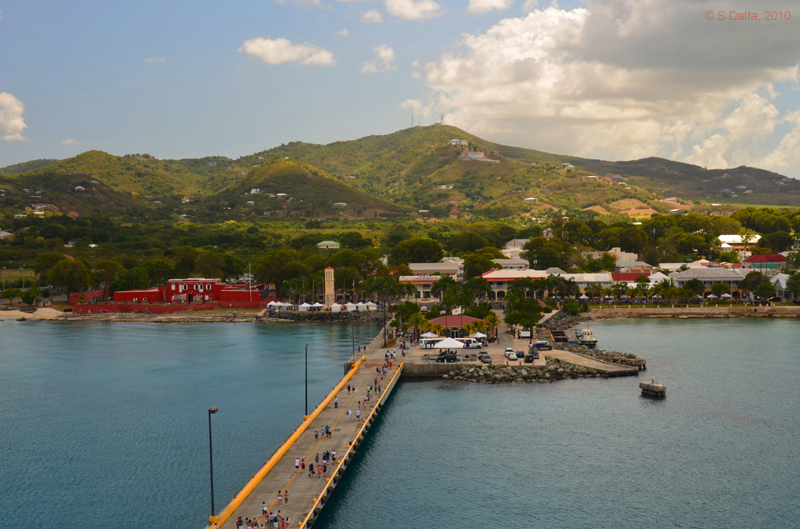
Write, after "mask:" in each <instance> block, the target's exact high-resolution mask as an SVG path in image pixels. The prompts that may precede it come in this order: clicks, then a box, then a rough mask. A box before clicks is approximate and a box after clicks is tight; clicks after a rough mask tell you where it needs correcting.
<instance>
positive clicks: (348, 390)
mask: <svg viewBox="0 0 800 529" xmlns="http://www.w3.org/2000/svg"><path fill="white" fill-rule="evenodd" d="M347 394H348V395H349V394H350V384H348V385H347Z"/></svg>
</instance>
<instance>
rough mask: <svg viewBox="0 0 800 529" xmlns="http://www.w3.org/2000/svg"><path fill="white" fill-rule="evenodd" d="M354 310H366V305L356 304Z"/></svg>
mask: <svg viewBox="0 0 800 529" xmlns="http://www.w3.org/2000/svg"><path fill="white" fill-rule="evenodd" d="M356 308H357V309H358V310H367V304H366V303H356Z"/></svg>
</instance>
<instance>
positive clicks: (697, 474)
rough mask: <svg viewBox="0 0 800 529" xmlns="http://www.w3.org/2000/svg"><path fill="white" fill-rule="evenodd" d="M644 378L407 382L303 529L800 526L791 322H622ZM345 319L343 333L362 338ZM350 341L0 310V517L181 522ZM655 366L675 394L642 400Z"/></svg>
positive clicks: (312, 328) (313, 387)
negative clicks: (26, 318) (47, 317)
mask: <svg viewBox="0 0 800 529" xmlns="http://www.w3.org/2000/svg"><path fill="white" fill-rule="evenodd" d="M593 329H594V331H595V335H596V336H597V337H598V339H599V340H600V346H601V347H602V348H604V349H611V350H617V351H628V352H636V353H640V354H642V355H643V356H645V357H646V358H647V364H648V370H647V371H645V372H642V374H640V376H639V377H629V378H617V379H581V380H570V381H562V382H557V383H553V384H526V385H479V384H470V383H461V382H457V381H441V380H436V381H424V382H407V381H403V382H401V383H400V384H399V385H398V387H397V389H396V390H395V392H394V394H393V395H392V396H391V397H390V400H389V403H388V405H387V406H385V407H384V408H383V412H382V414H381V415H380V417H379V419H378V420H377V422H376V424H375V426H374V427H373V428H372V429H371V431H370V434H369V436H368V440H367V442H365V443H364V444H363V445H362V448H361V450H360V452H359V454H358V455H357V456H356V458H355V459H354V462H353V464H352V465H351V466H350V468H349V470H348V472H347V474H346V475H345V478H344V480H343V481H342V482H341V484H340V485H339V487H337V490H336V491H335V494H334V496H333V498H332V499H331V501H330V503H329V504H328V506H327V507H326V509H325V510H324V511H323V515H322V518H321V519H320V520H319V522H318V523H317V524H316V525H315V527H316V528H323V529H333V528H336V529H338V528H348V529H350V528H360V527H364V528H366V527H374V528H380V527H397V528H419V527H446V528H451V527H452V528H458V529H461V528H467V527H487V526H488V527H503V528H505V527H520V528H523V527H524V528H529V527H542V528H550V527H556V528H562V527H563V528H584V527H585V528H622V529H626V528H631V529H633V528H637V529H638V528H641V527H652V526H659V527H680V528H693V527H697V528H714V527H719V528H772V527H775V528H793V527H800V393H799V392H798V387H797V385H798V381H800V343H799V340H798V338H800V324H799V323H797V322H793V321H787V320H747V319H731V320H727V319H725V320H618V321H610V322H602V323H595V324H593ZM376 332H377V328H376V327H374V326H361V327H356V343H357V344H358V343H360V344H364V343H367V342H369V341H370V340H371V338H372V337H373V336H374V335H375V334H376ZM306 343H309V344H311V345H310V347H309V407H311V408H313V407H314V406H315V405H316V404H317V403H318V402H319V401H320V400H321V399H322V398H323V397H324V396H325V395H326V394H327V392H328V391H329V390H330V388H331V387H332V386H333V385H335V384H336V382H338V380H339V379H340V378H341V376H342V373H343V362H344V361H345V360H346V359H347V358H348V357H349V356H350V354H351V328H350V327H349V326H346V325H335V324H328V325H324V324H320V325H298V324H286V325H256V324H249V323H248V324H244V323H240V324H221V323H215V324H194V323H186V324H135V323H74V322H73V323H60V322H14V321H8V320H6V321H4V322H2V323H0V455H2V458H3V459H2V463H0V527H22V526H28V525H30V524H32V523H37V524H42V525H45V524H47V525H49V524H57V525H61V524H69V525H71V526H74V527H98V526H112V527H118V528H141V527H145V526H147V527H154V528H165V529H166V528H169V529H174V528H188V529H199V528H200V527H202V526H203V523H204V521H205V520H207V516H208V514H209V511H210V505H209V482H208V422H207V421H208V415H207V411H206V410H207V408H208V407H210V406H219V408H220V411H219V413H217V414H216V415H214V417H213V427H214V470H215V471H214V479H215V488H216V503H217V509H218V510H219V509H220V508H221V507H222V506H224V505H225V504H226V503H227V502H228V500H230V498H231V497H232V496H233V495H234V494H235V493H236V492H237V491H238V490H239V489H240V488H241V486H243V485H244V483H245V482H246V481H247V480H248V479H249V478H250V476H251V475H252V474H253V473H254V472H255V471H256V470H257V469H258V468H260V466H261V465H262V464H263V463H264V461H266V460H267V459H268V458H269V456H270V455H271V454H272V453H273V452H274V450H275V449H276V448H277V447H278V446H279V445H280V444H281V442H282V441H283V440H284V439H285V438H286V437H288V436H289V435H290V434H291V432H292V431H293V430H294V429H295V428H296V427H297V425H298V424H299V423H300V421H301V420H302V415H303V411H304V410H303V406H304V398H303V381H304V378H303V369H304V355H303V349H304V344H306ZM650 377H655V378H656V380H657V381H658V382H663V383H665V384H667V393H668V396H667V398H666V399H663V400H651V399H647V398H643V397H641V396H640V391H639V389H638V383H639V381H641V380H645V379H647V380H649V378H650Z"/></svg>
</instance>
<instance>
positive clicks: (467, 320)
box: [431, 314, 483, 338]
mask: <svg viewBox="0 0 800 529" xmlns="http://www.w3.org/2000/svg"><path fill="white" fill-rule="evenodd" d="M476 321H483V320H481V319H480V318H473V317H472V316H464V315H463V314H459V315H457V316H440V317H438V318H433V319H432V320H431V325H437V324H438V325H441V326H442V327H443V328H444V333H445V335H446V336H449V337H450V338H463V337H465V336H467V335H468V334H469V333H468V332H466V331H464V326H465V325H469V324H471V323H475V322H476Z"/></svg>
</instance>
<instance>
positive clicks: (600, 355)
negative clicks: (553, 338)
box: [556, 343, 640, 365]
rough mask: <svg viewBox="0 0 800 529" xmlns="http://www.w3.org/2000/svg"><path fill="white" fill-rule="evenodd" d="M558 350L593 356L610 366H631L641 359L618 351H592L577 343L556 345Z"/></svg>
mask: <svg viewBox="0 0 800 529" xmlns="http://www.w3.org/2000/svg"><path fill="white" fill-rule="evenodd" d="M556 345H557V347H556V348H557V349H561V350H562V351H569V352H571V353H578V354H582V355H585V356H591V357H592V358H596V359H597V360H602V361H603V362H608V363H610V364H624V365H630V361H631V360H637V359H640V357H639V356H637V355H635V354H633V353H620V352H617V351H605V350H603V349H597V348H595V349H590V348H588V347H586V346H585V345H580V344H575V343H559V344H556Z"/></svg>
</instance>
